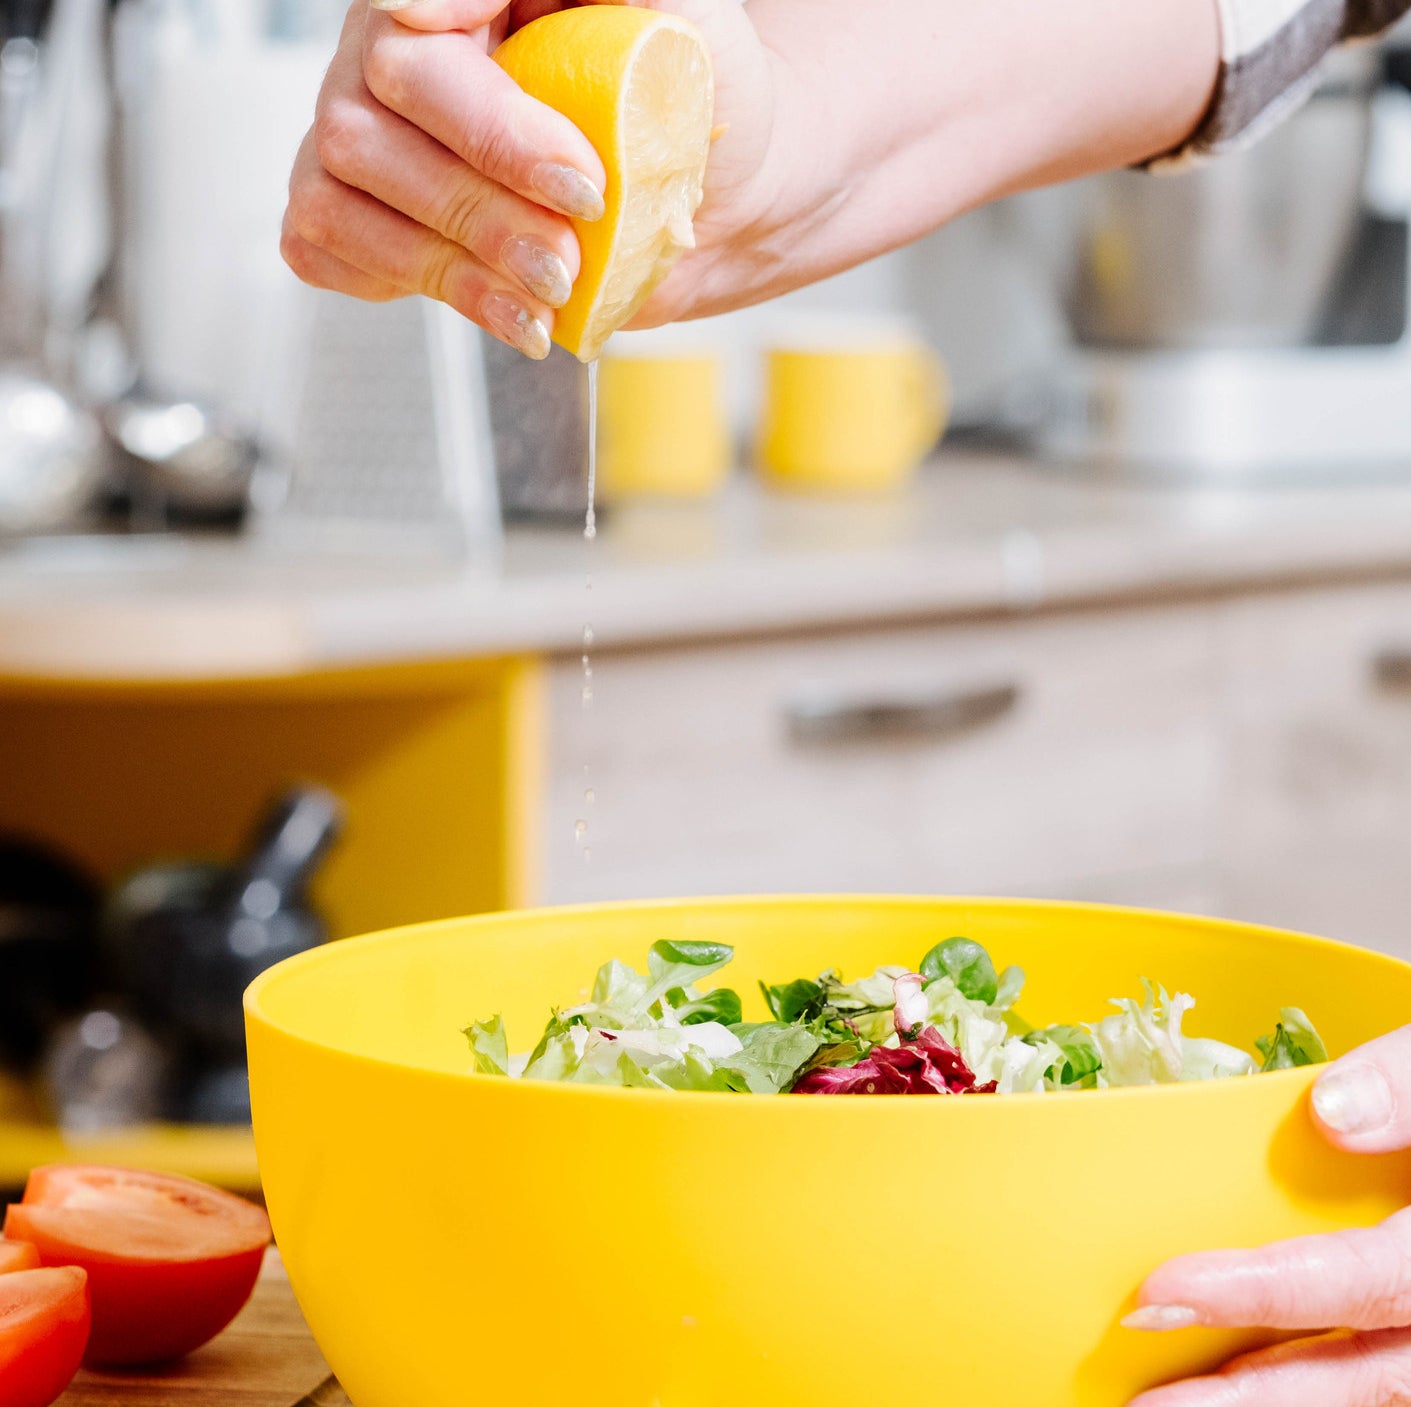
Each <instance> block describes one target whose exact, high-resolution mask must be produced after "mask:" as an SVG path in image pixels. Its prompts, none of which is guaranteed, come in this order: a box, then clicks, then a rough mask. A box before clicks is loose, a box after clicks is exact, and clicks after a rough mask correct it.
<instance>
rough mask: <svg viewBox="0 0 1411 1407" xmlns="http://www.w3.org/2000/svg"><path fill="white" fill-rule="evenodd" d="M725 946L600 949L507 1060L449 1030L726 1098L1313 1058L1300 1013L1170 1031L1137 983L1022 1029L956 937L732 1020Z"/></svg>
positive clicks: (1063, 1085)
mask: <svg viewBox="0 0 1411 1407" xmlns="http://www.w3.org/2000/svg"><path fill="white" fill-rule="evenodd" d="M733 956H734V951H733V949H731V948H730V947H728V946H727V945H725V944H723V943H692V942H674V941H669V940H665V939H663V940H662V941H660V942H657V943H654V944H653V945H652V947H651V949H650V950H649V951H648V954H647V970H646V972H638V971H637V970H636V969H634V968H632V967H629V966H628V965H627V964H626V963H623V962H619V961H617V960H616V959H614V960H613V961H611V962H608V963H605V964H604V965H603V966H602V967H601V968H599V969H598V974H597V977H596V979H595V980H594V983H593V987H592V990H591V992H590V994H589V999H588V1000H587V1001H585V1002H583V1003H581V1004H580V1005H578V1006H571V1007H566V1008H563V1009H562V1010H556V1011H554V1012H553V1013H552V1015H551V1016H550V1018H549V1022H548V1024H547V1026H546V1027H545V1028H544V1032H543V1034H542V1035H541V1036H540V1038H539V1042H538V1044H537V1045H536V1046H535V1047H534V1048H533V1049H532V1050H531V1051H529V1052H527V1053H525V1054H519V1055H512V1054H511V1053H510V1048H509V1041H508V1037H507V1035H506V1032H505V1028H504V1023H503V1021H502V1020H501V1018H500V1017H499V1016H493V1017H491V1018H489V1019H488V1020H485V1021H475V1022H472V1023H471V1024H470V1025H469V1026H468V1027H466V1029H465V1036H466V1039H467V1040H468V1041H469V1043H470V1049H471V1056H472V1061H473V1068H474V1070H475V1072H476V1073H478V1074H483V1075H497V1076H502V1077H506V1078H519V1079H530V1080H559V1081H566V1082H569V1083H578V1084H599V1085H619V1086H624V1087H627V1088H636V1089H662V1090H704V1091H716V1092H720V1093H733V1094H785V1093H792V1094H1037V1093H1065V1092H1070V1091H1074V1090H1087V1089H1107V1088H1115V1087H1118V1086H1129V1085H1153V1084H1177V1083H1184V1082H1189V1081H1193V1080H1214V1079H1233V1078H1239V1077H1243V1076H1247V1075H1253V1074H1256V1073H1259V1072H1261V1071H1266V1070H1285V1069H1292V1068H1294V1067H1296V1066H1300V1065H1312V1064H1317V1063H1319V1062H1321V1061H1324V1060H1326V1059H1327V1058H1328V1053H1327V1050H1326V1048H1325V1047H1324V1045H1323V1042H1322V1040H1321V1039H1320V1038H1319V1036H1318V1033H1317V1031H1316V1030H1315V1029H1314V1027H1313V1024H1312V1022H1310V1021H1309V1019H1308V1017H1307V1016H1306V1015H1305V1014H1304V1013H1303V1012H1302V1011H1301V1010H1299V1009H1298V1008H1297V1007H1284V1008H1283V1009H1282V1010H1281V1011H1280V1013H1279V1020H1278V1022H1277V1023H1276V1024H1275V1027H1274V1030H1273V1031H1272V1032H1271V1033H1270V1034H1269V1035H1267V1036H1262V1037H1260V1038H1259V1040H1258V1041H1256V1042H1255V1049H1256V1050H1257V1051H1258V1056H1257V1057H1256V1056H1255V1055H1254V1054H1252V1053H1251V1052H1249V1051H1246V1050H1242V1049H1240V1048H1239V1047H1238V1046H1234V1045H1228V1044H1226V1043H1225V1042H1223V1041H1218V1040H1214V1039H1211V1038H1210V1037H1205V1036H1190V1035H1187V1034H1186V1033H1185V1031H1184V1030H1183V1029H1182V1026H1183V1022H1184V1019H1185V1017H1186V1014H1187V1013H1188V1012H1189V1011H1190V1009H1191V1008H1192V1007H1193V1006H1194V1005H1195V1000H1194V998H1193V997H1190V996H1188V995H1187V994H1185V993H1183V992H1177V993H1175V994H1174V995H1172V994H1170V993H1168V992H1167V990H1166V989H1165V988H1164V987H1161V986H1158V985H1156V984H1154V983H1152V982H1149V981H1147V980H1145V979H1143V981H1142V990H1143V994H1142V997H1141V998H1140V999H1136V998H1130V997H1120V998H1117V999H1115V1000H1114V1001H1113V1002H1112V1003H1111V1005H1112V1006H1113V1008H1114V1010H1113V1011H1112V1012H1111V1013H1109V1014H1108V1015H1105V1016H1099V1017H1098V1018H1097V1019H1096V1020H1094V1021H1088V1022H1079V1023H1077V1024H1074V1025H1052V1026H1048V1027H1044V1028H1042V1029H1035V1028H1034V1027H1032V1026H1030V1025H1028V1024H1027V1023H1026V1022H1025V1021H1024V1020H1023V1019H1022V1018H1021V1017H1020V1016H1019V1015H1018V1014H1017V1012H1016V1010H1015V1008H1016V1005H1017V1003H1018V1001H1019V998H1020V997H1021V995H1022V994H1023V989H1024V973H1023V972H1022V971H1021V970H1020V969H1019V968H1017V967H1007V968H1004V969H1003V970H997V969H996V968H995V965H994V963H993V961H992V960H991V958H990V955H989V953H988V952H987V951H986V950H985V948H984V947H983V946H982V945H981V944H979V943H976V942H974V941H973V940H972V939H969V938H960V937H957V938H947V939H946V940H945V941H944V942H941V943H938V944H936V946H935V947H933V948H932V949H931V950H930V951H929V952H927V953H926V954H925V956H924V957H923V958H922V959H921V961H920V963H919V964H918V965H917V967H916V968H915V969H912V968H908V967H902V966H884V967H879V968H878V969H877V970H876V971H875V972H873V973H871V974H870V975H869V976H866V977H862V978H860V979H858V980H856V981H853V982H847V981H845V980H844V979H843V976H842V974H841V973H839V972H838V971H836V970H835V969H831V968H830V969H828V970H827V971H825V972H822V973H820V974H819V975H818V976H817V977H816V978H807V977H799V978H795V979H794V980H792V981H790V982H784V983H781V984H779V985H777V986H771V985H769V984H764V983H762V984H761V987H760V991H761V995H762V997H763V999H764V1006H765V1008H766V1010H767V1012H768V1015H769V1018H770V1019H769V1020H766V1021H746V1020H745V1019H744V1003H743V1002H742V1001H741V999H740V995H739V993H738V992H736V991H735V990H733V989H732V988H729V987H720V986H707V983H708V981H709V979H710V978H712V977H714V976H715V974H716V973H718V972H720V971H721V970H722V969H723V968H724V967H725V966H726V965H727V964H728V963H729V962H730V960H731V958H732V957H733Z"/></svg>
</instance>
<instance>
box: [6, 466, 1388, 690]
mask: <svg viewBox="0 0 1411 1407" xmlns="http://www.w3.org/2000/svg"><path fill="white" fill-rule="evenodd" d="M1408 529H1411V476H1408V479H1407V480H1406V481H1393V482H1387V483H1381V484H1348V485H1345V486H1338V487H1319V488H1296V489H1295V488H1283V489H1279V488H1252V489H1244V490H1241V489H1233V488H1209V489H1195V488H1189V487H1187V488H1175V487H1161V486H1133V485H1119V484H1115V483H1102V482H1099V481H1097V480H1095V479H1093V478H1084V477H1079V476H1076V475H1067V474H1065V473H1063V472H1061V471H1057V470H1052V469H1049V470H1040V469H1038V468H1036V467H1034V466H1032V465H1030V464H1028V463H1026V462H1025V461H1024V460H1022V459H1017V458H1013V457H1005V456H999V455H993V454H979V453H975V452H970V451H962V450H952V451H948V452H946V453H944V454H942V455H941V456H940V457H939V458H938V459H937V460H936V461H935V462H934V463H933V464H932V465H930V466H928V468H927V469H926V471H925V472H924V473H923V474H922V476H921V477H920V479H919V481H918V483H917V485H916V486H915V488H914V489H913V490H912V491H911V492H909V493H907V494H905V495H902V496H898V497H895V498H889V499H881V500H867V501H819V500H807V499H798V498H784V497H779V496H774V495H769V494H765V493H762V492H760V491H759V490H758V489H757V488H754V487H753V486H751V485H750V484H748V483H743V482H742V483H739V484H737V485H736V486H735V487H734V488H733V489H732V490H731V491H730V492H729V493H728V494H726V495H725V496H724V497H723V498H722V499H720V500H719V501H718V502H715V503H712V504H707V505H672V504H641V505H635V506H631V507H625V508H621V509H618V510H616V511H613V512H610V513H605V514H604V515H603V523H602V527H601V529H600V532H599V535H598V539H597V541H596V542H595V543H593V544H591V545H590V544H588V543H585V542H584V541H583V540H582V539H581V537H580V536H579V535H578V534H577V533H576V532H575V531H574V530H573V529H572V528H571V527H565V528H562V529H556V530H555V529H545V528H534V529H529V528H516V529H512V530H511V531H510V532H509V533H508V534H507V536H506V540H505V543H504V546H503V549H502V551H501V552H500V553H499V555H498V558H497V560H494V561H484V562H480V563H475V564H472V565H469V566H463V565H452V564H449V563H447V562H444V561H437V560H427V559H426V558H424V557H416V556H412V555H407V556H404V557H402V558H398V557H396V556H393V555H387V554H384V555H383V556H381V557H378V558H375V559H369V558H362V559H357V560H354V559H352V558H350V557H348V556H344V557H342V558H339V557H336V556H333V555H329V554H326V553H325V554H318V553H308V554H306V555H301V556H298V557H296V556H294V555H293V554H292V553H291V552H290V551H289V550H288V549H287V548H283V549H279V548H276V547H274V546H273V545H268V544H265V545H262V544H261V543H260V542H258V541H251V542H249V543H237V544H231V543H214V542H192V541H185V540H178V539H152V540H139V539H66V540H64V539H61V540H53V541H34V542H30V543H27V544H23V545H21V546H18V547H13V548H11V549H9V550H7V551H4V552H0V673H3V674H6V675H9V676H10V677H11V678H12V679H15V678H21V679H23V678H26V677H29V678H36V679H42V678H49V679H55V678H61V679H69V680H76V681H80V680H85V679H91V680H93V681H95V682H99V681H102V680H143V679H151V680H154V681H162V680H167V681H170V680H176V679H187V680H191V679H198V680H200V679H222V678H226V679H229V678H239V677H249V676H260V675H280V674H292V673H301V672H308V671H314V670H319V669H325V668H346V667H356V666H364V665H373V664H380V663H391V662H396V661H411V660H436V659H456V658H461V659H465V658H470V657H494V656H506V655H533V654H545V653H561V652H572V651H577V650H578V649H579V648H580V645H581V639H582V630H583V625H584V623H585V621H591V623H592V626H593V629H594V634H595V648H598V649H608V648H613V647H619V646H630V645H639V644H647V643H654V642H664V641H675V640H685V639H692V638H704V637H712V636H732V635H744V634H755V633H765V632H773V631H783V630H798V629H815V628H827V627H833V626H844V625H857V624H861V623H866V622H869V621H877V620H906V619H944V618H958V617H965V616H975V615H983V614H993V613H997V612H1012V611H1023V610H1032V609H1036V608H1040V607H1047V606H1056V605H1061V604H1072V603H1081V602H1096V601H1113V600H1121V599H1127V598H1138V597H1149V596H1152V595H1162V594H1172V593H1191V592H1200V591H1211V590H1213V591H1219V590H1227V589H1235V588H1239V587H1248V586H1249V585H1251V584H1260V583H1266V582H1267V583H1274V582H1290V581H1298V580H1310V579H1319V578H1343V577H1349V576H1366V575H1369V574H1378V573H1381V574H1399V573H1403V572H1405V573H1411V530H1408ZM589 571H591V575H592V588H591V593H589V592H588V591H586V590H585V573H587V572H589Z"/></svg>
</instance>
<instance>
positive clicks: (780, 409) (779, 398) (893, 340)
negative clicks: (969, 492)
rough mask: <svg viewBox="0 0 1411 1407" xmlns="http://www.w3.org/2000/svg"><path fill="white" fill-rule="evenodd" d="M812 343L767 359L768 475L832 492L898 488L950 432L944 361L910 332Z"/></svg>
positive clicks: (764, 438)
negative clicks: (947, 426)
mask: <svg viewBox="0 0 1411 1407" xmlns="http://www.w3.org/2000/svg"><path fill="white" fill-rule="evenodd" d="M809 342H810V345H805V344H802V343H801V344H798V345H793V344H790V345H784V344H780V345H776V346H774V347H773V348H771V349H770V350H769V352H768V353H767V361H766V380H765V396H764V409H763V417H762V422H761V425H760V432H759V440H758V445H757V459H758V463H759V466H760V468H761V469H762V471H763V472H764V475H765V477H766V478H767V479H769V480H770V481H772V482H773V483H776V484H778V485H780V486H782V487H785V488H790V489H800V490H806V491H816V492H825V493H827V492H838V493H852V492H863V493H866V492H877V491H881V490H886V489H892V488H896V487H898V486H899V485H900V484H902V483H904V482H905V481H906V479H907V478H908V477H909V476H910V474H911V473H912V471H913V470H914V469H915V468H916V466H917V465H918V464H919V463H920V462H921V459H922V458H923V456H924V455H925V454H926V452H927V451H928V450H929V449H930V448H931V447H932V445H934V444H935V443H936V440H937V439H938V438H939V437H940V435H941V432H942V431H943V430H944V429H945V424H946V418H947V414H948V410H949V401H950V388H949V382H948V378H947V376H946V372H945V367H944V365H943V364H942V363H941V360H940V358H939V357H937V356H936V354H935V353H934V352H933V351H932V350H931V349H930V347H928V346H927V345H926V344H925V343H924V342H923V341H922V340H921V339H920V338H919V337H916V336H914V335H911V334H909V333H907V332H906V331H904V330H902V329H896V330H884V331H881V332H877V333H854V332H849V331H847V330H846V329H844V330H842V331H840V332H839V333H838V334H837V336H836V337H835V338H833V339H828V338H827V337H826V336H824V337H822V338H818V337H815V338H812V339H809Z"/></svg>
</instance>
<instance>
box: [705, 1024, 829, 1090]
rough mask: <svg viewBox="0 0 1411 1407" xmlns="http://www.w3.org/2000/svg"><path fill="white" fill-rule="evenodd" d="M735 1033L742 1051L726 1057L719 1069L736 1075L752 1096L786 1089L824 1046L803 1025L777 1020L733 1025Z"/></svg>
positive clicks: (820, 1038)
mask: <svg viewBox="0 0 1411 1407" xmlns="http://www.w3.org/2000/svg"><path fill="white" fill-rule="evenodd" d="M734 1033H735V1035H737V1036H738V1037H739V1038H740V1044H741V1050H740V1052H739V1054H738V1055H732V1056H727V1057H726V1058H725V1059H724V1061H723V1062H722V1066H723V1068H724V1069H726V1070H729V1071H733V1072H734V1073H736V1074H738V1075H739V1076H740V1077H741V1078H742V1079H743V1080H744V1082H745V1085H746V1088H748V1089H749V1090H750V1091H751V1093H753V1094H779V1093H781V1092H782V1091H784V1090H786V1089H788V1088H789V1087H790V1086H791V1085H792V1084H793V1083H794V1081H795V1080H796V1079H797V1078H798V1077H799V1075H801V1074H802V1073H803V1068H804V1066H805V1065H807V1064H808V1062H809V1061H810V1060H811V1059H812V1058H813V1056H814V1055H815V1053H816V1052H817V1051H818V1050H819V1049H820V1047H821V1046H822V1045H823V1038H822V1037H821V1036H818V1035H815V1034H814V1032H812V1031H810V1030H809V1029H808V1028H807V1027H806V1026H801V1025H798V1024H789V1023H785V1022H780V1021H766V1022H761V1023H760V1024H758V1025H748V1026H746V1025H740V1026H736V1027H735V1028H734Z"/></svg>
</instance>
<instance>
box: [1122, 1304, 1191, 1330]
mask: <svg viewBox="0 0 1411 1407" xmlns="http://www.w3.org/2000/svg"><path fill="white" fill-rule="evenodd" d="M1199 1323H1200V1311H1199V1310H1195V1309H1192V1308H1191V1307H1190V1305H1188V1304H1144V1305H1142V1307H1141V1308H1140V1309H1134V1310H1133V1311H1132V1312H1131V1313H1130V1314H1129V1315H1127V1317H1126V1318H1125V1319H1124V1320H1123V1321H1122V1327H1123V1328H1124V1329H1145V1330H1147V1331H1148V1332H1155V1333H1162V1332H1164V1331H1166V1330H1168V1329H1189V1328H1192V1327H1193V1326H1194V1325H1196V1324H1199Z"/></svg>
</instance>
